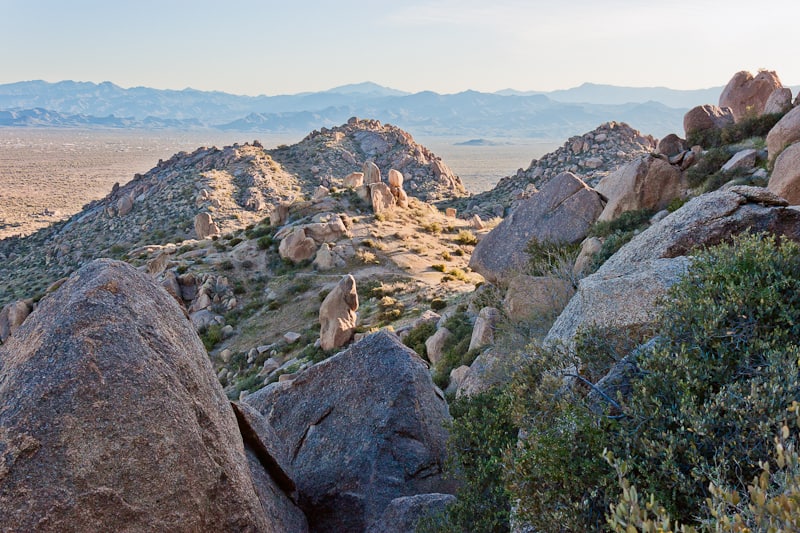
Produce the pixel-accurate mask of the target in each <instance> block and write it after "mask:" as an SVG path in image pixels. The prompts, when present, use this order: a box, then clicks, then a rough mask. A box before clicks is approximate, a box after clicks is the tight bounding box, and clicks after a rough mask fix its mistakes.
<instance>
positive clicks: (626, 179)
mask: <svg viewBox="0 0 800 533" xmlns="http://www.w3.org/2000/svg"><path fill="white" fill-rule="evenodd" d="M685 188H686V185H685V183H684V179H683V174H682V173H681V169H680V167H676V166H674V165H671V164H669V162H667V161H664V160H663V159H658V158H654V157H650V156H643V157H641V158H639V159H635V160H633V161H631V162H630V163H628V164H626V165H625V166H623V167H621V168H620V169H619V170H617V171H616V172H614V173H613V174H611V175H610V176H608V177H607V178H604V179H603V180H602V181H601V182H600V183H598V184H597V187H596V188H595V190H596V191H597V192H598V193H600V194H602V195H603V196H604V197H605V198H607V199H608V203H607V204H606V206H605V208H604V209H603V212H602V213H601V214H600V217H599V220H606V221H607V220H614V219H615V218H617V217H619V216H620V215H621V214H622V213H624V212H625V211H634V210H638V209H653V210H660V209H664V208H665V207H666V206H667V205H668V204H669V202H670V201H672V200H674V199H675V198H678V197H680V196H681V194H683V192H684V190H685Z"/></svg>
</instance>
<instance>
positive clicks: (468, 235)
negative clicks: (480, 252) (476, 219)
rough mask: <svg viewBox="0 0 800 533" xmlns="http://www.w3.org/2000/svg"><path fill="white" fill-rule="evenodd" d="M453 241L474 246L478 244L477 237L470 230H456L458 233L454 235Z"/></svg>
mask: <svg viewBox="0 0 800 533" xmlns="http://www.w3.org/2000/svg"><path fill="white" fill-rule="evenodd" d="M455 241H456V242H457V243H458V244H464V245H472V246H474V245H476V244H478V237H476V236H475V234H474V233H472V232H471V231H469V230H465V229H462V230H461V231H459V232H458V235H456V238H455Z"/></svg>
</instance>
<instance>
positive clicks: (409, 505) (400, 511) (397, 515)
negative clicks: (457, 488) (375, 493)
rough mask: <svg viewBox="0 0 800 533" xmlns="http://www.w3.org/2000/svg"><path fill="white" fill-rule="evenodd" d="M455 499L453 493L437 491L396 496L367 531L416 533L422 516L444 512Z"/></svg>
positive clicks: (370, 532)
mask: <svg viewBox="0 0 800 533" xmlns="http://www.w3.org/2000/svg"><path fill="white" fill-rule="evenodd" d="M455 501H456V497H455V496H453V495H452V494H436V493H434V494H417V495H414V496H403V497H401V498H395V499H394V500H392V503H390V504H389V505H388V506H387V507H386V510H385V511H384V512H383V515H382V516H381V517H380V519H379V520H378V521H377V522H375V523H374V524H372V526H371V527H370V528H369V529H368V530H367V533H415V531H417V524H419V521H420V520H422V518H424V517H426V516H431V515H435V514H438V513H441V512H443V511H444V510H445V509H446V508H447V506H448V505H450V504H452V503H455Z"/></svg>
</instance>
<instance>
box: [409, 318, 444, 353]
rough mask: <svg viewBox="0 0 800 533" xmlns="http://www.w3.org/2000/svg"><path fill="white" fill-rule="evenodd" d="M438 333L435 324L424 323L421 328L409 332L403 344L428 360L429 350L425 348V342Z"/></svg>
mask: <svg viewBox="0 0 800 533" xmlns="http://www.w3.org/2000/svg"><path fill="white" fill-rule="evenodd" d="M434 333H436V323H435V322H423V323H422V324H420V325H419V326H417V327H415V328H413V329H412V330H411V331H409V332H408V335H406V338H405V339H403V344H405V345H406V346H408V347H409V348H411V349H412V350H414V351H415V352H417V353H418V354H419V355H420V357H424V358H426V359H427V358H428V350H427V349H426V348H425V341H426V340H428V338H429V337H431V336H432V335H433V334H434Z"/></svg>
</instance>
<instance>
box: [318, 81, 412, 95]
mask: <svg viewBox="0 0 800 533" xmlns="http://www.w3.org/2000/svg"><path fill="white" fill-rule="evenodd" d="M323 92H326V93H337V94H368V95H371V96H406V95H409V94H411V93H409V92H406V91H400V90H398V89H392V88H391V87H384V86H383V85H378V84H377V83H373V82H371V81H364V82H361V83H350V84H347V85H340V86H339V87H334V88H333V89H328V90H327V91H323Z"/></svg>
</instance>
